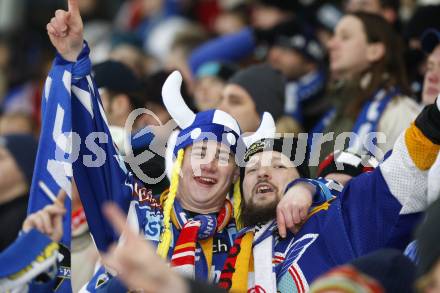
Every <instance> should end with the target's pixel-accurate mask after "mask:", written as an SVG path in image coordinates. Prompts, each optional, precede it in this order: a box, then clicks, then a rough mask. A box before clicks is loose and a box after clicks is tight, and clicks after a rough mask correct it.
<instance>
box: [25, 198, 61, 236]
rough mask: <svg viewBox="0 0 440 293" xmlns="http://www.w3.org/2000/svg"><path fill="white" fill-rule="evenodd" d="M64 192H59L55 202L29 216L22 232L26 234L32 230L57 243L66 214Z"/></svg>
mask: <svg viewBox="0 0 440 293" xmlns="http://www.w3.org/2000/svg"><path fill="white" fill-rule="evenodd" d="M65 199H66V192H65V191H64V190H60V192H59V193H58V196H57V199H56V201H55V202H54V203H53V204H51V205H47V206H46V207H44V209H42V210H40V211H38V212H36V213H33V214H30V215H29V216H27V218H26V219H25V220H24V222H23V228H22V229H23V231H24V232H28V231H29V230H31V229H32V228H35V229H37V230H39V231H40V232H41V233H44V234H46V235H47V236H48V237H49V238H50V239H52V241H54V242H59V241H60V240H61V237H62V236H63V216H64V214H65V213H66V209H65V208H64V200H65Z"/></svg>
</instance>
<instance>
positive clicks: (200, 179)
mask: <svg viewBox="0 0 440 293" xmlns="http://www.w3.org/2000/svg"><path fill="white" fill-rule="evenodd" d="M194 180H195V181H197V183H199V184H201V185H203V186H207V187H210V186H213V185H215V184H216V183H217V179H215V178H211V177H205V176H195V177H194Z"/></svg>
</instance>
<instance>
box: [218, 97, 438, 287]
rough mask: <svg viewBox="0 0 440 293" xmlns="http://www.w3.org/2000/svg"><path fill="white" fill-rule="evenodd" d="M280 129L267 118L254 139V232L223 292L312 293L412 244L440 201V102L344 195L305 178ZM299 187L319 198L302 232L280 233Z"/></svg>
mask: <svg viewBox="0 0 440 293" xmlns="http://www.w3.org/2000/svg"><path fill="white" fill-rule="evenodd" d="M266 118H267V117H266ZM273 129H274V122H273V119H265V120H264V119H263V122H262V124H261V125H260V128H259V129H258V130H257V132H256V133H255V134H254V135H253V136H250V137H248V138H247V142H246V145H247V146H248V149H247V151H246V153H245V155H244V160H245V161H246V162H247V163H246V166H245V168H244V170H242V172H241V174H242V177H241V180H242V190H243V199H242V207H243V210H242V217H241V220H242V221H243V223H244V224H245V225H247V227H246V228H245V229H243V230H241V231H239V232H238V234H237V236H236V239H235V241H234V245H233V247H232V248H231V252H230V254H229V256H228V258H227V260H226V262H225V266H224V269H223V271H222V274H221V276H220V282H219V284H220V286H221V287H222V288H225V289H227V290H229V291H230V292H246V291H247V292H281V293H284V292H308V291H309V284H311V282H313V281H314V280H315V279H316V278H317V277H319V276H320V275H321V274H323V273H325V272H326V271H328V270H329V269H331V268H333V267H335V266H338V265H341V264H344V263H347V262H349V261H351V260H353V259H354V258H357V257H359V256H362V255H365V254H368V253H370V252H372V251H375V250H377V249H380V248H384V247H394V248H399V249H403V248H404V247H405V245H407V244H408V242H409V241H410V240H411V237H412V234H413V229H414V227H415V226H416V224H417V223H418V221H419V220H420V216H421V212H423V211H424V210H425V209H426V208H427V206H428V204H429V202H430V200H432V199H429V198H428V196H427V177H428V176H427V175H428V172H427V170H429V169H430V168H431V166H432V165H433V163H434V161H435V159H436V157H437V155H438V154H439V150H440V96H439V97H438V98H437V100H436V102H435V103H434V104H432V105H429V106H427V107H425V109H424V110H423V111H422V113H420V114H419V116H418V117H417V119H416V120H415V122H414V123H413V124H412V125H411V126H410V127H409V128H407V129H406V130H405V132H404V133H402V134H401V136H400V137H399V139H398V140H397V141H396V143H395V145H394V149H393V152H392V154H391V155H390V156H389V157H388V158H387V159H386V160H385V161H384V162H383V163H382V164H381V165H379V167H377V168H376V169H374V170H373V171H371V172H367V173H363V174H361V175H359V176H357V177H354V178H352V179H351V180H350V181H348V183H347V184H346V185H345V187H344V188H343V189H342V188H340V187H341V186H339V185H337V184H335V182H331V181H330V182H325V181H323V180H311V179H305V178H299V175H300V174H301V171H300V170H301V168H300V167H296V168H295V165H294V163H293V162H294V159H293V158H294V157H293V156H292V153H295V151H290V150H289V151H288V152H286V151H284V149H283V148H280V147H279V145H280V138H276V137H274V134H273ZM281 140H282V139H281ZM267 146H270V147H267ZM268 162H269V163H268ZM294 189H295V193H296V194H297V195H301V194H302V195H303V196H308V197H310V198H312V197H313V198H314V204H313V205H312V207H311V210H310V211H309V213H308V215H307V216H306V221H304V223H302V225H301V226H298V229H297V231H296V233H290V232H288V234H287V236H285V235H280V234H281V233H279V231H277V229H276V221H277V220H278V218H277V217H276V215H275V213H274V211H273V207H274V206H276V204H277V202H278V201H279V200H280V199H281V198H282V197H283V195H284V194H286V193H289V192H292V190H294ZM268 206H270V207H272V210H268V208H267V207H268ZM280 236H281V237H280ZM283 236H284V237H283ZM238 272H239V273H238ZM243 274H247V275H248V278H247V279H245V278H243ZM347 274H350V275H353V273H352V272H347Z"/></svg>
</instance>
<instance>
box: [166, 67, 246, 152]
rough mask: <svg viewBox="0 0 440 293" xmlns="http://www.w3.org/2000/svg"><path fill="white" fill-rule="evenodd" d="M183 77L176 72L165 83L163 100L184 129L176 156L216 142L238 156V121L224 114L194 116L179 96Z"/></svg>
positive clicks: (177, 146)
mask: <svg viewBox="0 0 440 293" xmlns="http://www.w3.org/2000/svg"><path fill="white" fill-rule="evenodd" d="M181 84H182V75H181V74H180V73H179V72H178V71H174V72H173V73H172V74H170V76H169V77H168V78H167V80H166V81H165V84H164V85H163V88H162V98H163V102H164V104H165V107H166V108H167V110H168V112H169V113H170V115H171V117H172V118H173V119H174V120H175V121H176V123H177V125H179V127H180V128H181V129H182V130H181V131H180V133H179V135H178V136H177V140H176V144H175V146H174V149H173V153H174V155H175V156H176V155H177V152H178V151H179V150H180V149H183V148H185V147H187V146H189V145H192V144H194V143H195V142H198V141H204V140H215V141H218V142H221V143H223V144H225V145H226V146H228V147H229V148H230V150H231V151H232V152H233V153H235V151H236V148H237V142H238V138H239V137H240V127H239V126H238V123H237V121H236V120H235V119H234V118H233V117H232V116H231V115H229V114H228V113H226V112H224V111H221V110H215V109H213V110H207V111H203V112H199V113H197V114H195V113H194V112H193V111H191V109H190V108H189V107H188V106H187V105H186V104H185V102H184V100H183V98H182V95H181V93H180V86H181Z"/></svg>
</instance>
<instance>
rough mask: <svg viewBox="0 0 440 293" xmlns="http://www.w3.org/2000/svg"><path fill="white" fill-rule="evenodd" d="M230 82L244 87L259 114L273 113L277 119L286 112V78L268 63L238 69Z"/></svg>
mask: <svg viewBox="0 0 440 293" xmlns="http://www.w3.org/2000/svg"><path fill="white" fill-rule="evenodd" d="M228 83H229V84H237V85H239V86H241V87H243V88H244V89H245V90H246V91H247V92H248V93H249V95H250V96H251V98H252V100H253V101H254V103H255V106H256V108H257V112H258V114H259V115H260V116H261V115H263V113H264V112H269V113H270V114H272V116H273V118H274V119H275V121H276V120H277V119H278V118H280V117H281V116H282V115H283V113H284V101H285V98H284V91H285V86H286V84H285V79H284V77H283V76H282V75H281V73H280V72H279V71H277V70H275V69H273V68H272V67H271V66H269V65H268V64H259V65H253V66H250V67H248V68H246V69H243V70H240V71H238V72H237V73H236V74H234V75H233V76H232V77H231V78H230V79H229V82H228Z"/></svg>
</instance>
